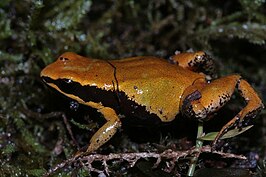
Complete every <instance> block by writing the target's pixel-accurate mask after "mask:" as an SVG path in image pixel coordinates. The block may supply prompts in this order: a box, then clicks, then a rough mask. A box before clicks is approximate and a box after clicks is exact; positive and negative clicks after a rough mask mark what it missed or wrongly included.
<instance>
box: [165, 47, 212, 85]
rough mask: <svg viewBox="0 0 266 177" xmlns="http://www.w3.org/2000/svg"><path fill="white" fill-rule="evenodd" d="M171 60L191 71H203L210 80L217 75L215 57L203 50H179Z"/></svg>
mask: <svg viewBox="0 0 266 177" xmlns="http://www.w3.org/2000/svg"><path fill="white" fill-rule="evenodd" d="M170 62H171V63H174V64H177V65H178V66H181V67H183V68H185V69H188V70H191V71H195V72H202V73H204V74H206V76H207V79H208V80H210V79H213V78H216V77H217V75H216V72H215V64H214V61H213V59H212V58H211V57H210V56H209V55H207V54H206V53H205V52H203V51H198V52H182V53H179V52H178V53H176V54H175V55H173V56H171V57H170Z"/></svg>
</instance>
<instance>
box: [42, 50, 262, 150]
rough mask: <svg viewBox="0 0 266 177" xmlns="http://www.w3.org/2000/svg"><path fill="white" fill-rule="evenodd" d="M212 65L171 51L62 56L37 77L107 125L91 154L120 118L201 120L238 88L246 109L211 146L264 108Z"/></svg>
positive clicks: (237, 80)
mask: <svg viewBox="0 0 266 177" xmlns="http://www.w3.org/2000/svg"><path fill="white" fill-rule="evenodd" d="M215 70H216V69H215V62H214V60H213V59H212V57H210V56H209V55H208V54H206V52H204V51H196V52H176V53H175V54H174V55H173V56H171V57H170V59H168V60H167V59H164V58H160V57H155V56H136V57H130V58H123V59H112V60H110V59H109V60H104V59H95V58H92V57H84V56H81V55H78V54H76V53H74V52H66V53H63V54H62V55H60V56H59V57H58V59H57V60H56V61H55V62H53V63H51V64H49V65H48V66H46V67H45V68H44V69H43V70H42V71H41V73H40V76H41V78H42V80H43V81H44V83H46V84H47V85H48V86H50V87H51V88H53V89H55V90H56V91H58V92H60V93H61V94H63V95H65V96H66V97H69V98H70V99H73V100H75V101H77V102H78V103H80V104H83V105H86V106H89V107H91V108H94V109H96V110H97V111H98V112H99V113H100V114H101V115H102V117H103V118H104V119H105V120H106V123H104V125H102V126H101V127H100V128H99V129H98V130H97V131H96V133H95V134H94V135H93V136H92V137H91V139H90V141H89V143H88V145H87V147H86V149H85V152H86V153H92V152H94V151H96V150H98V149H99V148H100V147H101V146H102V145H104V144H105V143H106V142H107V141H109V140H110V139H111V138H112V137H113V136H114V134H115V133H116V132H117V130H118V129H119V128H120V127H121V126H122V123H121V117H125V118H128V119H131V118H142V120H143V117H144V118H145V119H147V120H150V121H158V120H159V121H160V122H166V123H167V122H171V121H173V120H174V119H176V118H177V117H179V116H178V115H182V116H184V117H187V118H193V119H196V120H198V121H206V120H209V119H210V118H212V117H213V115H214V114H215V113H216V112H217V111H218V110H219V109H220V108H222V107H223V106H224V105H225V104H226V103H228V101H229V100H230V99H231V98H232V95H233V94H234V92H235V91H236V90H237V91H238V93H239V95H240V96H241V97H243V99H244V101H245V103H246V104H245V106H244V107H243V108H242V109H241V110H240V112H239V113H237V114H236V115H235V116H234V117H233V118H232V119H230V121H228V122H227V123H226V124H225V125H223V127H222V128H221V130H220V131H219V133H218V134H217V136H216V137H215V139H214V140H213V145H215V144H216V143H217V141H218V140H219V139H220V138H221V137H222V136H223V135H224V134H225V133H226V132H227V131H228V130H229V129H231V128H234V127H239V128H241V126H243V125H244V123H243V122H244V121H245V120H249V119H251V118H254V117H256V115H257V114H258V113H259V112H260V111H261V110H262V109H263V108H264V104H263V102H262V100H261V99H260V97H259V95H258V93H257V92H256V91H255V90H254V88H253V87H252V86H251V85H250V84H249V83H248V82H247V81H246V80H244V79H243V78H242V77H241V76H240V75H239V74H232V75H228V76H223V77H220V78H217V75H216V73H215V72H216V71H215Z"/></svg>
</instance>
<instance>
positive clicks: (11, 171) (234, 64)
mask: <svg viewBox="0 0 266 177" xmlns="http://www.w3.org/2000/svg"><path fill="white" fill-rule="evenodd" d="M265 24H266V15H265V1H264V0H256V1H249V0H239V1H230V0H227V1H223V2H219V1H215V2H214V1H208V0H204V1H192V0H180V1H174V0H157V1H136V0H130V1H123V0H117V1H104V0H97V1H92V0H76V1H75V0H70V1H67V0H62V1H51V0H38V1H12V0H1V2H0V29H1V30H0V71H1V72H0V126H1V128H0V131H1V133H2V134H1V135H0V145H1V146H0V151H1V159H7V160H1V162H3V163H2V164H3V167H2V168H0V176H15V174H19V175H22V176H25V175H32V176H38V175H40V174H41V173H43V172H44V169H48V168H49V167H50V166H52V165H54V164H56V163H59V162H61V161H62V160H64V159H65V158H66V157H69V156H71V154H72V153H73V151H75V150H76V146H75V145H74V144H73V142H72V140H71V138H70V136H69V132H68V130H67V129H66V127H65V125H64V123H63V121H62V118H61V117H60V118H58V117H51V118H42V116H41V115H43V114H44V113H49V112H53V111H63V112H66V114H67V117H68V118H69V120H72V119H73V121H70V122H69V123H70V124H71V125H72V129H73V132H74V136H75V138H77V139H78V142H79V143H80V145H81V146H82V145H86V144H87V143H88V140H89V138H90V137H91V135H90V133H88V132H90V131H88V130H86V129H82V127H83V125H86V124H89V127H90V128H92V129H94V128H95V124H90V123H88V122H89V121H85V122H83V119H82V118H83V117H84V120H86V117H85V116H83V111H84V110H82V111H80V110H78V112H77V113H73V111H72V112H71V111H69V106H68V101H66V100H63V99H61V97H59V96H57V95H53V93H52V92H50V90H48V89H47V88H46V87H45V86H44V85H43V84H42V82H41V80H40V78H39V73H40V70H41V69H42V68H44V67H45V66H46V65H47V64H49V63H51V62H52V61H54V60H55V59H56V58H57V56H58V55H60V54H61V53H63V52H65V51H73V52H77V53H79V54H82V55H86V56H92V57H97V58H110V59H114V58H122V57H127V56H136V55H155V56H160V57H164V58H168V57H169V56H171V55H172V54H173V53H174V51H175V50H181V51H184V50H187V49H190V48H192V49H194V50H206V51H207V52H208V53H209V54H211V55H213V56H214V57H215V60H216V61H217V63H218V66H219V67H218V68H219V69H220V73H221V75H224V74H231V73H241V75H243V76H244V78H246V79H247V80H248V81H249V82H251V83H252V85H254V87H255V88H256V89H257V91H258V92H259V93H260V94H261V97H262V98H263V100H264V102H265V99H266V96H265V88H266V86H265V85H266V78H265V75H266V69H265V68H266V64H265V63H266V52H265V40H266V35H265V32H266V26H265ZM51 99H53V100H51ZM237 101H238V100H237ZM239 102H241V100H239ZM238 107H239V104H234V105H233V106H232V109H231V111H233V112H237V111H236V109H233V108H238ZM31 112H36V113H38V114H37V115H32V114H31ZM69 112H71V113H69ZM84 112H86V111H84ZM75 114H78V116H76V115H75ZM97 116H98V115H97ZM230 116H233V115H230ZM261 117H262V118H263V117H265V111H264V112H263V113H262V114H261ZM229 118H231V117H228V119H229ZM263 120H264V119H259V118H258V119H256V120H255V123H257V125H255V126H254V127H255V128H254V131H256V132H257V138H256V139H254V140H253V142H252V143H250V147H246V148H243V149H250V150H252V151H253V150H254V149H255V150H254V151H258V152H259V155H260V156H261V158H265V154H263V153H264V152H265V144H266V143H265V136H266V135H265V134H262V133H261V132H265V127H266V126H265V121H263ZM79 123H80V124H79ZM218 124H219V123H218ZM221 126H222V124H220V126H219V127H221ZM80 128H81V129H82V130H81V129H80ZM125 129H126V128H125ZM172 136H173V137H175V136H174V135H172ZM263 137H264V139H263ZM124 139H127V138H124ZM135 139H138V138H136V137H135ZM60 140H62V144H60V143H59V144H57V143H58V142H60ZM115 142H116V141H113V142H110V144H112V143H115ZM117 142H119V141H117ZM260 142H264V143H260ZM117 144H119V143H117ZM125 144H127V143H125ZM128 144H132V143H128ZM245 144H248V143H245ZM118 146H119V145H118ZM132 146H133V145H132ZM55 147H56V148H59V149H60V148H61V151H58V152H61V153H59V154H56V153H55V150H54V149H56V148H55ZM110 147H112V148H110ZM108 148H109V149H108ZM117 148H118V149H119V148H121V147H117ZM123 148H124V149H132V148H126V147H123ZM110 149H112V150H111V151H114V152H116V151H117V149H116V146H111V145H110V146H106V147H105V148H103V151H108V150H109V151H110ZM121 149H122V148H121ZM239 151H241V149H240V150H239ZM17 154H19V155H17ZM17 161H19V162H20V163H19V164H17V163H16V162H17ZM24 162H31V163H30V165H29V163H24ZM23 164H27V165H28V166H23ZM33 164H34V165H33ZM82 170H83V169H82ZM82 170H81V171H79V172H77V173H79V174H84V175H83V176H86V175H85V174H86V173H85V172H84V171H82ZM137 171H138V170H137ZM129 173H132V174H134V173H136V174H137V172H136V171H134V170H133V171H130V172H129ZM135 176H138V175H135Z"/></svg>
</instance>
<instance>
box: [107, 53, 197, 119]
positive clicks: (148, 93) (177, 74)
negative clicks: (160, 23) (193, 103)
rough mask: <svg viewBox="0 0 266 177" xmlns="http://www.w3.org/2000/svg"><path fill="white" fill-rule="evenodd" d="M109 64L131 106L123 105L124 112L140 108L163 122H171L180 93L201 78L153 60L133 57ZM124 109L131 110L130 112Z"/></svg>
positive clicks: (157, 59) (163, 62) (126, 103)
mask: <svg viewBox="0 0 266 177" xmlns="http://www.w3.org/2000/svg"><path fill="white" fill-rule="evenodd" d="M110 62H111V64H112V65H113V66H114V67H115V69H116V73H115V76H116V81H117V82H118V87H119V91H120V92H122V93H125V95H126V96H127V100H130V101H133V102H134V103H135V104H134V106H132V105H130V104H132V103H128V102H125V103H124V104H125V107H127V111H131V112H132V113H136V112H138V110H137V109H140V108H139V107H141V109H145V111H147V112H149V113H150V114H152V115H153V114H155V115H156V116H158V117H159V118H160V119H161V120H162V121H164V122H167V121H171V120H173V119H174V118H175V116H176V115H177V114H178V113H179V102H180V98H181V96H182V94H183V92H184V90H185V89H186V88H187V87H188V86H189V85H191V84H192V83H193V82H194V81H195V80H196V79H197V78H200V77H202V76H201V75H200V74H198V73H194V72H192V71H189V70H185V69H183V68H181V67H179V66H177V65H174V64H170V63H168V62H167V61H166V60H164V59H160V58H156V57H134V58H129V59H124V60H123V59H122V60H115V61H110ZM128 104H129V105H128ZM122 106H123V105H122ZM128 106H131V108H130V110H128ZM134 108H136V110H135V109H134Z"/></svg>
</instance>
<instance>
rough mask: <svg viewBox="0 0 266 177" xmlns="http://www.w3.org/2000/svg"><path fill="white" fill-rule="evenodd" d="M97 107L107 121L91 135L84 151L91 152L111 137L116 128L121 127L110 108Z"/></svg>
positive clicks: (116, 116)
mask: <svg viewBox="0 0 266 177" xmlns="http://www.w3.org/2000/svg"><path fill="white" fill-rule="evenodd" d="M97 109H98V112H100V113H101V114H102V115H103V116H104V118H105V119H106V120H107V122H106V123H105V124H104V125H103V126H102V127H101V128H100V129H99V130H98V131H97V132H96V133H95V134H94V135H93V136H92V138H91V140H90V144H89V146H88V148H87V150H86V153H91V152H93V151H95V150H97V149H98V148H99V147H100V146H102V145H103V144H104V143H106V142H107V141H108V140H109V139H111V138H112V136H113V135H114V134H115V133H116V131H117V129H118V128H119V127H121V121H120V119H119V117H118V115H117V114H116V112H115V111H114V110H113V109H112V108H109V107H103V106H101V107H98V108H97Z"/></svg>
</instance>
